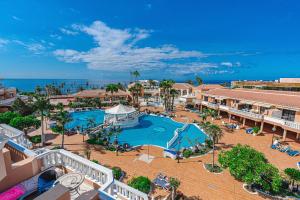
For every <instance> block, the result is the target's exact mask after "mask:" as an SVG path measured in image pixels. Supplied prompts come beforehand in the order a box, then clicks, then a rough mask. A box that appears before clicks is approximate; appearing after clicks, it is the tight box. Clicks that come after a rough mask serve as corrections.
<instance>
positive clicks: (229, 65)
mask: <svg viewBox="0 0 300 200" xmlns="http://www.w3.org/2000/svg"><path fill="white" fill-rule="evenodd" d="M221 65H223V66H226V67H233V64H232V63H231V62H222V63H221Z"/></svg>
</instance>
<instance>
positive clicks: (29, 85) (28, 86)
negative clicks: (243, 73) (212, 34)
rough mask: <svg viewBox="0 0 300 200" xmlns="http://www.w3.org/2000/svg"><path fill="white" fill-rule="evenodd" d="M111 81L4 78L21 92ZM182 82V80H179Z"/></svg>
mask: <svg viewBox="0 0 300 200" xmlns="http://www.w3.org/2000/svg"><path fill="white" fill-rule="evenodd" d="M110 82H114V83H116V82H118V81H104V80H89V79H4V80H2V84H3V85H4V86H5V87H15V88H17V89H18V90H19V91H21V92H33V91H34V90H35V88H36V87H37V86H40V87H45V86H46V85H48V84H53V85H55V86H61V85H63V87H62V92H64V93H66V91H69V92H71V93H73V92H77V91H78V89H79V88H84V89H91V88H103V87H105V85H106V84H108V83H110ZM120 82H121V83H122V84H128V82H129V81H120ZM178 82H182V81H178ZM204 83H206V84H221V83H230V81H228V80H224V81H223V80H207V81H204Z"/></svg>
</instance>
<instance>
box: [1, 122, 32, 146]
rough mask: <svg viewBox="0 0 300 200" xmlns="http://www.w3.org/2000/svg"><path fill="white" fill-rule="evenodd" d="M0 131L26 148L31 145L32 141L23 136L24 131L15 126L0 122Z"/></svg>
mask: <svg viewBox="0 0 300 200" xmlns="http://www.w3.org/2000/svg"><path fill="white" fill-rule="evenodd" d="M0 132H1V133H2V134H4V135H6V136H7V137H9V139H11V140H13V141H15V142H16V143H17V144H20V145H22V146H24V147H26V148H31V147H32V143H31V142H30V141H29V140H28V139H27V138H26V137H25V133H24V132H22V131H20V130H18V129H16V128H13V127H11V126H9V125H7V124H0Z"/></svg>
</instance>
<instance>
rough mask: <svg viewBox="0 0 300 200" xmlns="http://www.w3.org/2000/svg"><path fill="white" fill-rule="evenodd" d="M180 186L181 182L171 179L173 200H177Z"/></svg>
mask: <svg viewBox="0 0 300 200" xmlns="http://www.w3.org/2000/svg"><path fill="white" fill-rule="evenodd" d="M179 185H180V181H179V180H178V179H177V178H173V177H170V186H171V188H172V200H174V199H175V195H176V190H177V188H178V187H179Z"/></svg>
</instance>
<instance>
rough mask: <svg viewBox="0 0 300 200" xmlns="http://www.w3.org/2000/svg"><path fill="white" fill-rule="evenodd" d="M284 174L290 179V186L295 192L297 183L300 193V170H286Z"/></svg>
mask: <svg viewBox="0 0 300 200" xmlns="http://www.w3.org/2000/svg"><path fill="white" fill-rule="evenodd" d="M284 173H285V174H286V176H287V177H288V179H289V182H290V186H291V188H292V190H293V188H294V185H295V182H296V183H297V184H296V185H297V191H298V183H299V182H300V171H299V170H298V169H294V168H286V169H285V170H284Z"/></svg>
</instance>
